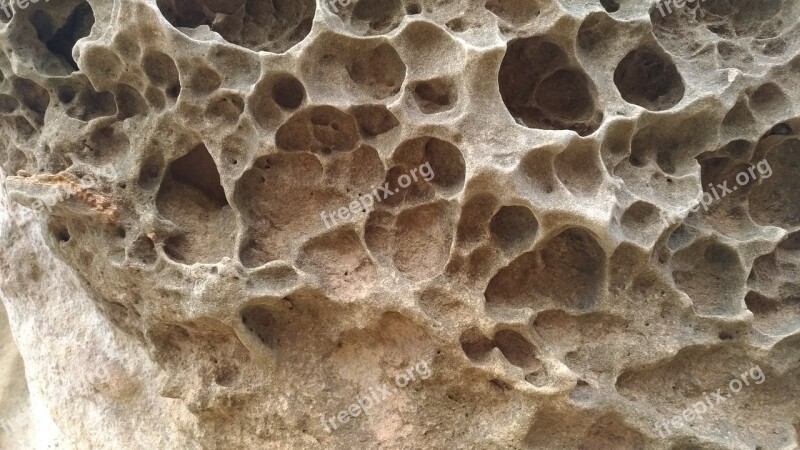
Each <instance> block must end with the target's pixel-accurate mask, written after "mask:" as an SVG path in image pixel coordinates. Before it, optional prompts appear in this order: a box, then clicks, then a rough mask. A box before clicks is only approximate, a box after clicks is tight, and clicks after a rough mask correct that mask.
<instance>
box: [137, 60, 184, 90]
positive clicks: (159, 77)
mask: <svg viewBox="0 0 800 450" xmlns="http://www.w3.org/2000/svg"><path fill="white" fill-rule="evenodd" d="M142 66H143V67H144V72H145V74H147V77H148V78H149V79H150V82H151V83H153V84H154V85H156V86H159V87H162V88H174V87H175V86H178V89H180V88H179V86H180V77H179V75H178V67H177V66H176V65H175V61H173V60H172V58H170V57H169V56H168V55H166V54H164V53H161V52H158V51H154V52H150V53H148V54H146V55H145V56H144V58H143V59H142Z"/></svg>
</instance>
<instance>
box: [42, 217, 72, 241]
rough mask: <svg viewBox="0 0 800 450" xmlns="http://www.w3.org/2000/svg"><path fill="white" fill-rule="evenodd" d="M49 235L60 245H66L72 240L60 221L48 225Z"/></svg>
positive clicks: (65, 226)
mask: <svg viewBox="0 0 800 450" xmlns="http://www.w3.org/2000/svg"><path fill="white" fill-rule="evenodd" d="M48 228H49V229H50V234H52V235H53V237H54V238H55V239H56V241H58V242H59V243H60V244H66V243H67V242H69V241H70V239H71V238H72V237H71V236H70V232H69V228H67V225H66V224H65V223H64V222H63V221H62V220H53V221H51V222H50V223H49V227H48Z"/></svg>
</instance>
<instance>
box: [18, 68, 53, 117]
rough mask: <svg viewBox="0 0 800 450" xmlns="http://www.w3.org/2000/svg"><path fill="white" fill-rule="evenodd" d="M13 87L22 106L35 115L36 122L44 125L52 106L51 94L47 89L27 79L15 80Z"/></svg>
mask: <svg viewBox="0 0 800 450" xmlns="http://www.w3.org/2000/svg"><path fill="white" fill-rule="evenodd" d="M11 86H12V90H13V93H14V94H16V95H17V98H18V99H19V100H20V101H21V102H22V104H23V105H25V107H26V108H28V109H29V110H31V111H32V112H33V113H34V116H35V120H36V121H37V122H38V123H39V124H43V123H44V116H45V113H46V112H47V107H48V106H50V93H49V92H47V89H45V88H43V87H41V86H39V84H38V83H35V82H33V81H31V80H28V79H26V78H14V79H13V81H12V82H11Z"/></svg>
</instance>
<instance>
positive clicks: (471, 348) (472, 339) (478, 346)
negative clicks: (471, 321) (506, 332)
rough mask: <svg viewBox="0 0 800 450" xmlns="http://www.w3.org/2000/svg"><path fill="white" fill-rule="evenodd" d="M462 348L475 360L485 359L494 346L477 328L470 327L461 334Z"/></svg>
mask: <svg viewBox="0 0 800 450" xmlns="http://www.w3.org/2000/svg"><path fill="white" fill-rule="evenodd" d="M460 341H461V349H462V350H464V354H465V355H467V357H468V358H469V359H471V360H473V361H481V360H483V359H484V358H485V357H486V355H487V354H488V353H489V351H491V350H492V348H494V344H493V343H492V341H491V340H489V339H487V338H486V336H484V335H483V334H482V333H481V332H480V331H479V330H478V329H477V328H470V329H468V330H466V331H465V332H464V333H463V334H462V335H461V339H460Z"/></svg>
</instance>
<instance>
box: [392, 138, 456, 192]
mask: <svg viewBox="0 0 800 450" xmlns="http://www.w3.org/2000/svg"><path fill="white" fill-rule="evenodd" d="M392 159H393V160H394V161H396V162H398V163H402V164H404V165H405V166H406V167H409V168H418V169H419V168H424V169H425V172H422V170H423V169H419V172H420V175H422V176H423V177H422V178H424V179H425V181H427V182H430V183H432V184H434V185H436V186H439V187H441V188H442V189H445V190H448V191H453V190H457V189H461V187H462V186H463V185H464V178H465V176H466V163H465V161H464V156H463V154H462V153H461V150H459V149H458V147H456V146H455V145H453V144H451V143H450V142H447V141H443V140H441V139H438V138H434V137H421V138H416V139H411V140H409V141H406V142H404V143H402V144H400V146H399V147H398V148H397V150H395V152H394V155H393V156H392ZM387 181H390V182H394V181H396V179H387Z"/></svg>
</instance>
